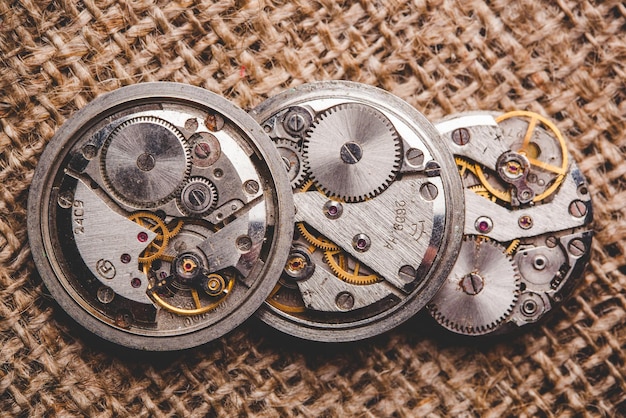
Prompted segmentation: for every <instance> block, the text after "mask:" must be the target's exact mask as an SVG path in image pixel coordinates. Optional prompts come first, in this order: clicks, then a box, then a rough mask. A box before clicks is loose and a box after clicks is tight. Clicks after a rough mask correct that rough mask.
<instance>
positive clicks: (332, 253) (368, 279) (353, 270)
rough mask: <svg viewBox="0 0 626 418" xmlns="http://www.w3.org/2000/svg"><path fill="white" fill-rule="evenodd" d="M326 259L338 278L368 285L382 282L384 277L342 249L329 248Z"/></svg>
mask: <svg viewBox="0 0 626 418" xmlns="http://www.w3.org/2000/svg"><path fill="white" fill-rule="evenodd" d="M324 261H325V262H326V264H328V267H330V269H331V270H332V272H333V273H335V274H336V275H337V277H338V278H340V279H341V280H343V281H344V282H346V283H350V284H356V285H367V284H374V283H378V282H380V281H381V280H382V279H381V278H380V277H379V276H378V275H377V274H375V273H372V272H371V271H369V269H368V268H367V267H363V266H362V265H361V263H360V262H359V261H358V260H355V259H354V258H352V257H351V256H350V255H349V254H347V253H345V252H343V251H342V250H328V251H325V252H324Z"/></svg>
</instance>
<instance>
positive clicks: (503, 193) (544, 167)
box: [475, 110, 569, 203]
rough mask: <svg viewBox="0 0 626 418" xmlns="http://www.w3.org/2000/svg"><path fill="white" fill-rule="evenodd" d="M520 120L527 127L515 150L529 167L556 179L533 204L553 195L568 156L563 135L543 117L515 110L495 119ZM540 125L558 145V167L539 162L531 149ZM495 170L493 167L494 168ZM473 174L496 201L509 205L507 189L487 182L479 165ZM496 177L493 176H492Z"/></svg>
mask: <svg viewBox="0 0 626 418" xmlns="http://www.w3.org/2000/svg"><path fill="white" fill-rule="evenodd" d="M513 118H520V119H527V120H528V127H527V129H526V133H525V134H524V138H523V141H522V145H521V148H520V149H519V150H517V152H518V153H519V154H522V155H524V156H525V157H526V158H527V159H528V161H529V162H530V165H531V167H533V168H535V169H537V170H540V171H547V172H550V173H553V174H555V175H556V177H555V178H554V179H553V180H552V182H551V183H549V186H548V187H547V188H546V189H545V190H544V191H543V192H542V193H537V194H536V195H535V197H534V198H533V199H532V201H533V202H535V203H536V202H540V201H542V200H544V199H545V198H547V197H548V196H550V195H551V194H552V193H554V192H555V191H556V190H557V189H558V188H559V186H560V185H561V183H563V180H565V177H566V175H567V171H568V165H569V154H568V152H567V145H566V144H565V139H564V138H563V135H562V134H561V132H560V131H559V129H558V128H557V127H556V125H554V123H552V122H551V121H550V120H548V119H546V118H544V117H543V116H541V115H539V114H537V113H534V112H528V111H524V110H516V111H512V112H508V113H505V114H503V115H500V116H498V117H496V122H497V123H499V124H500V123H502V122H504V121H506V120H508V119H513ZM538 123H539V124H542V125H543V126H545V127H546V128H547V129H546V130H545V131H546V132H547V133H548V134H552V137H553V139H555V140H556V141H557V143H558V148H559V150H560V152H561V164H560V166H557V165H552V164H549V163H547V162H545V161H540V160H539V159H538V158H537V157H538V152H537V151H536V150H535V149H534V148H533V147H532V143H531V138H532V136H533V133H534V131H535V129H537V125H538ZM494 169H495V167H494ZM475 170H476V171H475V174H476V177H478V179H479V180H480V182H481V183H482V184H483V186H485V188H486V189H487V190H488V191H489V192H490V193H491V194H493V195H494V196H496V197H497V198H498V199H500V200H502V201H504V202H507V203H511V192H510V190H508V189H505V190H502V189H501V188H499V187H497V186H496V185H495V184H494V183H492V182H490V181H489V178H488V176H487V175H486V174H485V172H484V169H483V167H481V166H480V165H478V164H477V165H475ZM493 175H494V176H496V175H495V174H493Z"/></svg>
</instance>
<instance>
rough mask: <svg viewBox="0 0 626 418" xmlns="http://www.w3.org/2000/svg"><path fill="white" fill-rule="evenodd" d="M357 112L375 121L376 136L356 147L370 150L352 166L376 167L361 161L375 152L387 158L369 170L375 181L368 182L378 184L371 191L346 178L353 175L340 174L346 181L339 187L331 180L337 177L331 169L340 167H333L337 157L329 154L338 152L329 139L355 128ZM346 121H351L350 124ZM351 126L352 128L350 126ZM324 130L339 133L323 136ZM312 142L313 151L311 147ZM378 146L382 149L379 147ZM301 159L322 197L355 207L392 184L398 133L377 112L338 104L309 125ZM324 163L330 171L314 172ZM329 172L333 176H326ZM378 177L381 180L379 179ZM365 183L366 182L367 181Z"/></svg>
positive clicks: (357, 105)
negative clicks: (329, 163) (361, 146)
mask: <svg viewBox="0 0 626 418" xmlns="http://www.w3.org/2000/svg"><path fill="white" fill-rule="evenodd" d="M342 112H344V113H345V115H346V116H345V118H339V117H338V116H336V115H337V114H339V113H342ZM360 112H367V116H368V117H369V119H370V120H371V119H375V120H377V121H378V123H379V124H378V125H376V124H374V126H376V129H377V132H376V134H375V135H380V136H379V137H370V138H374V139H372V140H370V141H367V139H365V140H364V142H363V143H359V145H364V146H367V147H370V149H368V150H367V152H364V154H363V159H359V160H358V161H357V162H356V163H354V164H362V165H363V164H364V165H363V167H366V169H367V168H368V167H370V166H373V165H374V164H378V163H377V162H375V160H370V158H371V157H365V155H375V154H376V153H377V152H378V153H380V152H381V151H383V152H384V153H386V154H385V155H387V159H388V160H389V161H386V162H385V163H384V164H385V166H380V167H378V168H376V169H374V168H373V167H371V170H369V171H370V172H372V173H375V175H374V176H373V177H375V178H373V180H371V182H379V184H378V185H371V189H369V190H365V187H368V186H367V184H365V185H360V184H359V183H360V182H358V181H354V180H353V179H351V178H350V176H351V175H352V176H354V175H355V174H354V171H344V174H346V175H347V176H348V177H347V179H346V181H344V182H342V183H337V181H336V180H334V179H333V177H332V176H333V175H334V174H336V173H337V171H336V170H333V169H332V165H333V164H335V165H336V166H337V167H339V168H337V170H339V169H341V168H340V167H342V164H336V159H337V154H333V153H334V152H337V153H338V152H339V148H337V146H338V143H337V141H334V142H333V139H334V138H337V137H343V138H345V137H347V136H348V132H346V131H347V129H348V128H346V127H350V129H351V128H352V126H353V125H356V124H358V122H359V119H358V118H359V117H362V115H361V114H360ZM333 118H337V121H334V119H333ZM350 118H354V120H351V119H350ZM351 123H352V124H353V125H351ZM333 125H334V126H333ZM383 126H384V127H383ZM385 128H386V129H385ZM328 130H331V131H333V133H334V132H340V134H336V135H326V131H328ZM317 132H320V134H319V135H317ZM344 132H346V133H345V135H341V133H344ZM365 138H367V137H365ZM326 141H328V143H326ZM389 141H392V142H393V145H390V144H389ZM312 142H313V144H314V147H311V144H312ZM372 144H377V147H374V148H373V149H371V147H372ZM380 144H383V145H382V146H381V145H380ZM325 145H328V146H325ZM329 147H330V148H329ZM313 149H314V150H315V151H314V152H312V150H313ZM370 153H371V154H370ZM390 154H392V155H390ZM302 155H303V159H304V167H305V173H306V174H307V175H308V177H309V178H310V179H311V180H312V181H313V182H314V183H315V185H316V186H317V187H318V189H319V190H321V191H322V192H323V193H324V194H325V195H326V196H329V197H336V198H338V199H340V200H342V201H344V202H348V203H356V202H362V201H365V200H367V199H371V198H374V197H376V196H377V195H379V194H381V193H382V192H384V191H385V190H386V189H387V187H389V185H390V184H391V183H392V182H393V181H394V180H395V178H396V175H397V173H398V171H399V170H400V167H401V163H402V141H401V139H400V137H399V135H398V133H397V132H396V131H395V129H394V127H393V125H392V123H391V122H390V121H389V120H388V119H387V118H386V117H385V116H384V115H383V114H382V113H381V112H380V111H378V110H376V109H374V108H372V107H370V106H367V105H364V104H360V103H352V102H350V103H342V104H339V105H336V106H333V107H331V108H329V109H327V110H325V111H324V112H322V113H321V114H320V115H318V116H317V118H316V119H315V120H314V121H313V123H312V124H311V128H310V129H309V130H308V131H307V132H306V135H305V138H304V141H303V146H302ZM359 158H360V157H359ZM324 161H329V162H331V167H326V168H324V172H323V173H321V172H320V173H317V172H316V171H317V169H318V168H320V169H321V166H323V165H324V164H323V163H324ZM343 165H345V164H343ZM318 166H319V167H318ZM329 172H330V173H333V174H329ZM385 172H388V173H389V174H388V175H387V176H384V174H383V173H385ZM381 174H382V175H383V177H380V176H381ZM367 181H370V180H369V179H368V180H367ZM335 183H337V184H335ZM366 183H367V182H366ZM335 186H336V187H335Z"/></svg>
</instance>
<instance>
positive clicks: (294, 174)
mask: <svg viewBox="0 0 626 418" xmlns="http://www.w3.org/2000/svg"><path fill="white" fill-rule="evenodd" d="M274 143H275V144H276V148H277V149H278V153H279V154H280V157H281V158H282V160H283V164H284V166H285V170H287V177H289V180H290V181H291V187H292V188H294V189H295V188H298V187H300V186H301V185H302V182H303V181H304V160H303V157H302V149H301V147H300V146H299V145H298V144H297V143H295V142H293V141H288V140H286V139H276V140H274Z"/></svg>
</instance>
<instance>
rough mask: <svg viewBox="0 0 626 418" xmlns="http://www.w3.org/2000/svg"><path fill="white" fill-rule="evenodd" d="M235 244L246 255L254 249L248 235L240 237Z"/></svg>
mask: <svg viewBox="0 0 626 418" xmlns="http://www.w3.org/2000/svg"><path fill="white" fill-rule="evenodd" d="M235 243H236V244H237V248H239V251H241V252H244V253H246V252H248V251H250V249H252V239H251V238H250V237H249V236H247V235H242V236H240V237H238V238H237V241H236V242H235Z"/></svg>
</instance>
